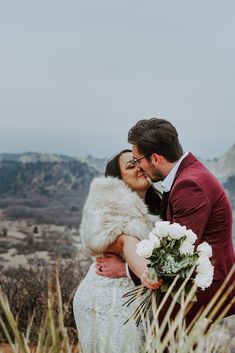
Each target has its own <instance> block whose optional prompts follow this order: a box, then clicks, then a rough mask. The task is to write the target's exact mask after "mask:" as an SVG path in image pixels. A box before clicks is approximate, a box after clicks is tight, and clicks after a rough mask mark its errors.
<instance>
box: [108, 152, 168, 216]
mask: <svg viewBox="0 0 235 353" xmlns="http://www.w3.org/2000/svg"><path fill="white" fill-rule="evenodd" d="M128 152H132V151H131V150H128V149H126V150H122V151H121V152H119V153H118V154H116V155H115V156H114V157H113V158H111V159H110V160H109V161H108V162H107V165H106V168H105V173H104V175H105V176H106V177H113V178H118V179H121V180H122V174H121V169H120V164H119V159H120V157H121V155H122V154H124V153H128ZM145 204H146V205H147V206H148V210H149V212H150V213H151V214H154V215H158V214H159V213H160V204H161V193H160V192H159V191H158V190H157V189H156V188H155V187H154V186H153V185H150V187H149V188H148V190H147V192H146V195H145Z"/></svg>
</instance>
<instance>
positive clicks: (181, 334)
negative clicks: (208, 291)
mask: <svg viewBox="0 0 235 353" xmlns="http://www.w3.org/2000/svg"><path fill="white" fill-rule="evenodd" d="M60 280H61V274H60V272H59V270H58V269H57V270H56V273H55V276H54V275H53V276H52V275H50V274H49V277H48V284H47V305H46V308H45V311H44V315H43V318H42V321H41V325H40V329H39V330H38V336H37V340H36V341H35V342H34V344H33V347H32V342H31V340H30V336H31V330H32V328H33V325H34V320H35V314H33V315H32V316H31V318H30V320H29V321H28V324H27V328H26V330H25V331H22V330H20V329H19V318H17V316H15V315H13V313H12V310H11V307H10V305H9V302H8V300H7V298H6V296H5V295H4V294H3V293H2V292H0V308H1V310H2V314H1V317H0V327H1V329H2V331H3V332H4V336H5V338H6V340H7V342H8V344H9V345H10V349H11V351H10V352H12V353H20V352H21V353H30V352H32V351H33V352H34V353H49V352H50V353H81V349H80V346H79V342H77V343H76V344H74V341H73V340H71V337H70V334H69V329H68V327H67V326H66V324H65V321H66V310H67V309H66V308H67V305H68V303H65V302H64V301H63V294H62V285H61V282H60ZM227 281H228V279H227ZM184 285H185V284H183V285H182V287H181V288H180V289H179V290H178V292H177V293H176V295H175V297H174V300H172V301H171V305H170V306H169V308H168V311H167V313H166V315H165V317H164V320H163V321H162V322H161V324H159V322H160V321H159V319H158V318H159V316H158V315H159V312H160V310H161V307H162V306H163V305H164V302H166V301H167V299H168V297H169V296H170V293H171V290H172V288H169V290H168V292H167V293H166V295H165V297H164V299H163V301H162V302H161V304H160V306H159V307H157V306H156V305H155V303H154V301H153V307H152V309H153V320H152V321H151V322H150V321H147V320H145V322H144V326H145V333H146V343H145V346H144V349H143V353H156V352H157V353H165V352H170V353H203V352H205V353H218V352H221V350H220V348H221V347H220V345H219V338H218V337H217V338H218V339H217V340H210V334H211V332H213V329H214V327H215V326H216V324H217V323H218V322H220V321H221V319H222V318H223V316H224V315H225V314H226V311H227V310H228V309H229V305H232V304H233V302H234V301H233V302H231V303H230V304H229V305H228V306H227V307H226V308H225V310H224V311H223V312H222V313H221V314H220V315H218V311H219V309H220V307H221V305H222V304H223V303H224V299H225V296H224V295H222V291H223V288H221V290H220V291H218V293H217V294H216V296H215V297H214V298H213V299H212V301H211V302H210V303H209V305H208V306H207V307H206V308H205V309H204V310H203V311H202V312H201V313H200V315H198V317H197V318H195V320H194V322H192V324H191V325H190V326H189V327H187V326H186V324H185V320H184V317H185V313H186V310H187V307H188V304H189V303H190V301H191V299H192V298H193V296H194V294H195V291H196V288H195V287H193V288H192V289H191V291H190V293H189V295H188V296H187V297H186V299H185V300H184V299H183V297H181V309H180V310H179V312H178V313H177V315H176V316H175V317H174V319H173V320H172V311H173V309H174V305H175V303H176V301H177V299H179V298H180V294H181V292H182V290H183V288H184ZM225 285H226V283H225V284H224V286H225ZM231 289H232V288H231V287H230V289H228V291H231ZM70 294H71V293H70ZM71 298H72V295H71V296H70V301H71ZM234 300H235V299H234ZM215 318H216V319H215ZM212 320H213V324H211V322H212ZM3 348H4V349H8V352H9V346H7V347H6V346H4V347H3ZM2 351H3V352H4V350H3V349H2ZM226 352H229V351H228V350H227V351H226ZM97 353H98V352H97ZM103 353H106V352H103ZM107 353H108V352H107ZM123 353H125V352H123ZM133 353H135V352H133Z"/></svg>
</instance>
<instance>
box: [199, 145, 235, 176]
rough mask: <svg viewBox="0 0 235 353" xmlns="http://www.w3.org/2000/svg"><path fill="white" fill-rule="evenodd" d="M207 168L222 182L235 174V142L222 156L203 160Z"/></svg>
mask: <svg viewBox="0 0 235 353" xmlns="http://www.w3.org/2000/svg"><path fill="white" fill-rule="evenodd" d="M203 163H204V164H205V165H206V166H207V168H208V169H209V170H210V171H211V172H212V173H213V174H214V175H215V176H216V177H217V178H218V179H219V180H220V181H221V182H222V183H225V182H226V181H227V179H228V178H229V177H232V176H234V175H235V144H234V145H233V146H232V147H231V148H230V149H229V150H228V151H227V152H226V153H225V154H224V155H223V156H222V157H221V158H216V159H214V160H203Z"/></svg>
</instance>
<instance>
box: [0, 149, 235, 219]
mask: <svg viewBox="0 0 235 353" xmlns="http://www.w3.org/2000/svg"><path fill="white" fill-rule="evenodd" d="M200 160H201V161H202V162H203V163H204V164H205V165H206V167H207V168H208V169H209V170H210V171H211V172H212V173H213V174H215V176H216V177H217V178H218V179H219V180H220V181H221V182H222V183H223V185H224V187H225V189H226V191H227V192H228V195H229V197H230V199H231V202H232V205H233V209H234V210H235V144H234V145H233V146H232V147H231V148H230V149H229V150H228V151H227V152H226V153H225V154H224V155H223V156H222V157H221V158H218V159H214V160H209V159H200ZM106 162H107V160H106V159H105V158H104V159H99V158H95V157H93V156H88V157H86V158H74V157H69V156H65V155H57V154H42V153H34V152H27V153H21V154H12V153H4V154H0V212H1V214H2V215H3V216H4V217H6V218H9V219H13V220H14V219H34V220H35V222H37V223H51V224H65V225H74V226H77V225H78V224H79V223H80V219H81V211H82V207H83V204H84V201H85V198H86V195H87V193H88V189H89V185H90V182H91V180H92V179H93V178H94V177H95V176H97V175H100V174H103V171H104V168H105V164H106Z"/></svg>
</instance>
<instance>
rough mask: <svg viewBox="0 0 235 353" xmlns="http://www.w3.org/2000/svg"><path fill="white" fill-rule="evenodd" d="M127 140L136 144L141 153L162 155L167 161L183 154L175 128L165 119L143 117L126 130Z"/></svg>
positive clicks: (173, 160) (172, 160)
mask: <svg viewBox="0 0 235 353" xmlns="http://www.w3.org/2000/svg"><path fill="white" fill-rule="evenodd" d="M128 142H129V143H131V144H132V145H136V146H137V148H138V150H139V152H140V153H142V154H143V155H146V156H147V157H148V156H151V155H152V154H153V153H157V154H160V155H162V156H163V157H165V158H166V159H167V161H168V162H175V161H177V160H178V159H180V157H181V156H182V154H183V149H182V146H181V144H180V143H179V139H178V133H177V131H176V128H175V127H174V126H173V125H172V124H171V123H170V122H169V121H167V120H165V119H158V118H151V119H143V120H140V121H138V123H137V124H136V125H135V126H133V127H132V128H131V129H130V130H129V132H128Z"/></svg>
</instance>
